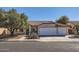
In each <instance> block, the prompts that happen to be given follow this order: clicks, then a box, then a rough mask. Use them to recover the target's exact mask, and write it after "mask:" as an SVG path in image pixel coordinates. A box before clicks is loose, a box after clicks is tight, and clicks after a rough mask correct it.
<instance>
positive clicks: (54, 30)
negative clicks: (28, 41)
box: [30, 21, 68, 36]
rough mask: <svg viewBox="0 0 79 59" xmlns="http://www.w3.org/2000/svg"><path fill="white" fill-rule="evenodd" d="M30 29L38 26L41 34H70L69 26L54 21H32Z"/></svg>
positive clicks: (38, 32)
mask: <svg viewBox="0 0 79 59" xmlns="http://www.w3.org/2000/svg"><path fill="white" fill-rule="evenodd" d="M30 27H31V28H30V29H31V30H32V28H36V29H37V30H36V32H37V34H38V35H39V36H54V35H55V36H56V35H57V36H58V35H60V36H61V35H66V34H68V26H67V25H64V24H60V23H55V22H52V21H36V22H35V21H34V22H30Z"/></svg>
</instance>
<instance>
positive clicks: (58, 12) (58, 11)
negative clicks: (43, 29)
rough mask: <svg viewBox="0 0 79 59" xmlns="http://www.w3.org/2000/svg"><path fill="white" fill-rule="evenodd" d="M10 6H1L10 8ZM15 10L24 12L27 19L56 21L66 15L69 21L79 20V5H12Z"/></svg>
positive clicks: (6, 8)
mask: <svg viewBox="0 0 79 59" xmlns="http://www.w3.org/2000/svg"><path fill="white" fill-rule="evenodd" d="M11 8H12V7H3V9H5V10H6V11H7V10H10V9H11ZM14 8H15V9H16V10H17V12H19V13H25V14H26V15H27V16H28V18H29V21H56V20H57V19H58V18H59V17H61V16H64V15H65V16H68V17H69V19H70V20H71V21H78V20H79V7H14Z"/></svg>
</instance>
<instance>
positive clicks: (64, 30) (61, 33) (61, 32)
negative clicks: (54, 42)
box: [58, 27, 67, 35]
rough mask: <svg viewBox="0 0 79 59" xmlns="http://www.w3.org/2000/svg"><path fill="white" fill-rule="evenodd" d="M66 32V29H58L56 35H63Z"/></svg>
mask: <svg viewBox="0 0 79 59" xmlns="http://www.w3.org/2000/svg"><path fill="white" fill-rule="evenodd" d="M66 30H67V29H66V28H62V27H60V28H58V34H59V35H65V34H66V32H67V31H66Z"/></svg>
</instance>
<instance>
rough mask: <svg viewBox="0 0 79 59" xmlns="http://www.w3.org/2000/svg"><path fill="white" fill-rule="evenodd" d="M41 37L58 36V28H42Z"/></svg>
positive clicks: (40, 30)
mask: <svg viewBox="0 0 79 59" xmlns="http://www.w3.org/2000/svg"><path fill="white" fill-rule="evenodd" d="M39 35H56V28H40V29H39Z"/></svg>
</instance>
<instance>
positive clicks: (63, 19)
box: [56, 16, 69, 24]
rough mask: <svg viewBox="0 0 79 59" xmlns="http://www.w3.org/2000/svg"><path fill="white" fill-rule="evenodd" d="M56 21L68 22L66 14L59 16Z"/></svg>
mask: <svg viewBox="0 0 79 59" xmlns="http://www.w3.org/2000/svg"><path fill="white" fill-rule="evenodd" d="M56 22H57V23H61V24H67V23H68V22H69V18H68V17H67V16H61V17H60V18H59V19H58V20H57V21H56Z"/></svg>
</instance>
